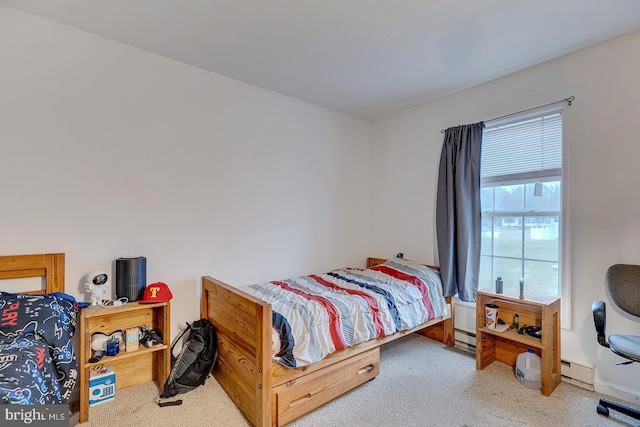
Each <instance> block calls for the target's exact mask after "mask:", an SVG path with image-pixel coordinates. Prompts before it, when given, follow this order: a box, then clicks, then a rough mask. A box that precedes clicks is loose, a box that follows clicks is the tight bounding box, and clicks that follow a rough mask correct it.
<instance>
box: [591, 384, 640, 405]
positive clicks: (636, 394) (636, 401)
mask: <svg viewBox="0 0 640 427" xmlns="http://www.w3.org/2000/svg"><path fill="white" fill-rule="evenodd" d="M593 386H594V390H595V392H596V393H600V394H605V395H607V396H611V397H615V398H616V399H620V400H624V401H625V402H629V403H631V404H632V405H636V406H640V390H632V389H630V388H628V387H622V386H619V385H617V384H611V383H608V382H606V381H599V380H595V381H594V382H593Z"/></svg>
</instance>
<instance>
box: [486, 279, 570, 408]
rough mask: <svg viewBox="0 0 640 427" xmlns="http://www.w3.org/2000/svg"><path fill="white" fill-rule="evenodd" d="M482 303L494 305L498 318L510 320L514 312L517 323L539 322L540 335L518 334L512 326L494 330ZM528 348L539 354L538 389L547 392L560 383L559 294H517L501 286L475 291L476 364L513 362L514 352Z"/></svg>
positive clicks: (534, 324)
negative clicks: (501, 290)
mask: <svg viewBox="0 0 640 427" xmlns="http://www.w3.org/2000/svg"><path fill="white" fill-rule="evenodd" d="M485 304H496V305H498V306H499V307H500V308H499V311H498V318H500V319H503V320H504V321H505V323H507V324H511V323H512V320H513V316H514V315H515V314H518V316H519V318H520V319H519V323H520V326H523V325H530V326H541V327H542V337H541V338H534V337H531V336H529V335H526V334H522V335H521V334H518V332H517V331H516V330H514V329H510V330H506V331H504V332H497V331H495V330H492V329H488V328H487V327H486V325H485V313H484V306H485ZM528 349H532V350H533V351H534V353H535V354H537V355H538V356H540V358H541V362H542V363H541V364H542V367H541V377H542V389H541V392H542V394H543V395H545V396H549V395H550V394H551V393H552V392H553V390H555V388H556V387H557V386H558V385H559V384H560V380H561V371H560V369H561V368H560V298H559V297H551V296H528V295H527V298H526V299H519V298H518V295H516V294H515V293H512V292H510V291H509V290H505V292H504V293H503V294H497V293H495V292H494V290H493V289H480V290H478V292H477V293H476V368H477V369H480V370H482V369H484V368H486V367H487V366H489V365H490V364H491V363H493V362H494V361H495V360H497V361H499V362H503V363H506V364H508V365H511V366H516V362H517V359H518V355H519V354H520V353H522V352H525V351H527V350H528Z"/></svg>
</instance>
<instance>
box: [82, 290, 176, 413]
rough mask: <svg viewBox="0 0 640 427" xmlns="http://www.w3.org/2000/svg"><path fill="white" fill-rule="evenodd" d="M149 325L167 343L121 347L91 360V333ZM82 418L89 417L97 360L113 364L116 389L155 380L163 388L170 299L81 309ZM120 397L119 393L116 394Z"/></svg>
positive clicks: (168, 348)
mask: <svg viewBox="0 0 640 427" xmlns="http://www.w3.org/2000/svg"><path fill="white" fill-rule="evenodd" d="M142 325H148V326H149V327H150V328H151V329H155V330H158V331H160V333H161V334H162V337H163V342H164V344H162V345H154V346H153V347H151V348H146V347H145V346H142V345H140V347H139V348H138V349H137V350H134V351H129V352H127V351H125V349H123V348H121V349H120V353H118V354H117V355H116V356H104V357H103V358H102V359H101V360H100V361H99V362H97V363H90V362H89V358H90V357H91V353H92V352H91V334H93V333H94V332H102V333H104V334H107V335H110V334H112V333H113V332H114V331H117V330H122V331H124V330H126V329H128V328H132V327H136V326H142ZM79 328H80V352H79V361H78V370H79V371H80V422H81V423H83V422H85V421H87V420H88V419H89V372H90V370H91V369H92V368H93V367H94V366H95V365H97V364H102V365H111V366H113V367H114V369H115V373H116V390H120V389H122V388H125V387H129V386H132V385H135V384H139V383H143V382H146V381H151V380H154V379H155V380H156V381H157V383H158V387H159V388H160V389H162V387H164V383H165V381H166V380H167V376H168V375H169V371H170V366H171V339H170V336H169V335H170V305H169V302H164V303H156V304H140V303H138V302H130V303H127V304H125V305H123V306H121V307H86V308H84V309H82V311H81V312H80V325H79ZM116 398H117V395H116Z"/></svg>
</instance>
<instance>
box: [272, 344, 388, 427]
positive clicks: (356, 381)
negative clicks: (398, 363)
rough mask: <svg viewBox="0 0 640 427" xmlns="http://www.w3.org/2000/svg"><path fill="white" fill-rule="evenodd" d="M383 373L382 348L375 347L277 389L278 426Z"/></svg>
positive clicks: (274, 394)
mask: <svg viewBox="0 0 640 427" xmlns="http://www.w3.org/2000/svg"><path fill="white" fill-rule="evenodd" d="M379 372H380V349H379V348H374V349H372V350H369V351H367V352H364V353H361V354H358V355H356V356H353V357H350V358H349V359H346V360H343V361H341V362H338V363H336V364H335V365H330V366H327V367H326V368H323V369H320V370H318V371H315V372H312V373H310V374H309V375H306V376H304V377H301V378H299V379H296V380H294V381H290V382H288V383H286V384H283V385H281V386H278V387H276V388H274V390H273V401H274V405H275V407H276V409H277V417H278V420H277V425H283V424H286V423H288V422H290V421H292V420H294V419H296V418H298V417H299V416H301V415H303V414H305V413H307V412H309V411H311V410H312V409H315V408H317V407H318V406H320V405H323V404H325V403H327V402H329V401H330V400H332V399H333V398H335V397H337V396H340V395H341V394H343V393H346V392H347V391H349V390H351V389H353V388H355V387H357V386H359V385H360V384H363V383H365V382H367V381H369V380H370V379H372V378H374V377H375V376H377V375H378V373H379Z"/></svg>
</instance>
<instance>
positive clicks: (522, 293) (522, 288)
mask: <svg viewBox="0 0 640 427" xmlns="http://www.w3.org/2000/svg"><path fill="white" fill-rule="evenodd" d="M520 299H524V278H522V279H520Z"/></svg>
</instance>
